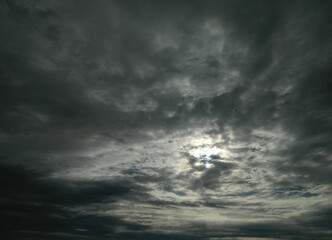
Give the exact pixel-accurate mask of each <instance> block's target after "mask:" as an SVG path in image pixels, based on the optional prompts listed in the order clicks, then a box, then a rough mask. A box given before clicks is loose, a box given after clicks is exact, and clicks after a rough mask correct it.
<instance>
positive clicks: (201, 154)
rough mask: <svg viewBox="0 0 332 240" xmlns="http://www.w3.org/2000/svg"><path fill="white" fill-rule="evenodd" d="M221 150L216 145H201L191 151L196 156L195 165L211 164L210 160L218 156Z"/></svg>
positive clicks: (208, 165)
mask: <svg viewBox="0 0 332 240" xmlns="http://www.w3.org/2000/svg"><path fill="white" fill-rule="evenodd" d="M221 151H222V150H221V149H219V148H216V147H212V148H211V147H202V148H197V149H195V150H194V151H193V156H194V157H195V158H197V160H198V162H197V165H205V166H206V167H211V166H212V160H213V159H215V158H218V157H219V153H220V152H221Z"/></svg>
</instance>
